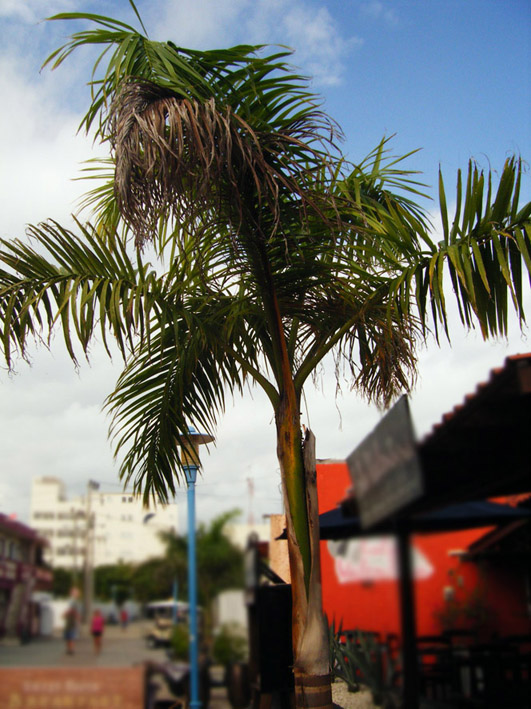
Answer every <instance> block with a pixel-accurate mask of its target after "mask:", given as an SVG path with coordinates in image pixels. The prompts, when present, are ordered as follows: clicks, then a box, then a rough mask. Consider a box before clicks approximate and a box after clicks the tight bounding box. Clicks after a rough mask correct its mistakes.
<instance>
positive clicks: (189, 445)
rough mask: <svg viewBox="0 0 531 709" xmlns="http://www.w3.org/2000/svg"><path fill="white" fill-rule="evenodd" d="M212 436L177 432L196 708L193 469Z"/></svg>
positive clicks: (192, 700)
mask: <svg viewBox="0 0 531 709" xmlns="http://www.w3.org/2000/svg"><path fill="white" fill-rule="evenodd" d="M213 440H214V437H213V436H210V435H209V434H208V433H198V432H197V431H196V430H195V428H193V426H190V427H189V428H188V434H187V435H183V436H179V438H178V439H177V442H178V443H179V445H180V447H181V463H182V466H183V470H184V474H185V476H186V484H187V488H188V489H187V504H188V605H189V646H190V647H189V653H190V654H189V657H190V707H191V709H198V708H199V707H200V706H201V702H200V701H199V638H198V631H197V569H196V551H195V483H196V480H197V471H198V469H199V467H200V465H201V463H200V460H199V446H200V445H203V444H205V443H211V442H212V441H213Z"/></svg>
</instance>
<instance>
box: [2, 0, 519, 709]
mask: <svg viewBox="0 0 531 709" xmlns="http://www.w3.org/2000/svg"><path fill="white" fill-rule="evenodd" d="M133 8H134V6H133ZM135 11H136V10H135ZM52 19H76V20H88V21H90V22H92V23H94V24H95V25H96V27H94V28H92V29H89V30H86V31H82V32H78V33H76V34H74V35H72V38H71V40H70V41H69V42H68V43H67V44H66V45H65V46H63V47H61V48H60V49H58V50H57V52H55V53H54V54H53V55H52V56H51V57H50V58H49V59H48V61H47V63H48V64H52V65H53V67H56V66H58V65H59V64H61V63H62V62H63V60H64V59H65V58H66V57H68V56H69V55H70V54H71V53H72V52H73V51H74V50H75V49H76V48H77V47H79V46H82V45H85V44H90V45H93V44H102V45H104V46H105V51H104V53H103V54H105V53H106V52H107V51H108V50H110V51H109V53H108V54H107V55H106V60H107V64H106V65H104V64H103V63H102V58H103V55H102V56H101V57H100V58H99V59H98V61H97V63H96V66H95V69H94V74H93V77H92V82H91V86H92V100H91V104H90V106H89V109H88V111H87V114H86V116H85V118H84V120H83V123H82V126H83V127H84V128H86V130H87V131H90V130H93V131H94V133H95V135H96V137H97V138H99V139H101V140H102V141H104V142H108V143H109V145H110V149H111V154H110V158H109V161H108V162H107V163H105V164H103V165H98V166H95V167H94V166H91V167H90V172H89V175H90V176H95V177H98V178H101V177H102V175H107V179H106V180H104V181H103V182H100V183H98V186H97V187H96V189H94V190H92V191H91V192H89V193H88V195H87V196H86V200H85V204H87V205H89V206H91V207H92V208H93V210H94V219H93V224H92V225H90V224H89V225H83V224H81V223H80V222H78V223H77V229H76V233H74V232H72V231H70V230H67V229H65V228H63V227H62V226H61V225H59V224H57V223H56V222H48V223H46V224H42V225H39V226H34V227H31V228H30V230H29V232H30V235H31V236H32V237H33V239H34V240H35V242H36V245H35V247H34V248H33V247H32V246H30V245H28V244H27V243H25V242H23V241H20V240H14V241H4V242H2V244H3V246H2V250H1V252H0V260H1V261H2V263H3V269H2V270H0V321H1V322H2V342H3V346H4V351H5V356H6V360H7V362H8V363H11V360H12V352H13V351H17V350H18V351H19V352H21V353H22V354H24V353H25V351H26V347H27V344H28V342H29V340H30V339H32V338H35V337H40V336H41V335H42V334H44V333H45V332H51V331H52V329H53V328H54V327H55V326H56V325H59V324H60V325H61V326H62V331H63V334H64V338H65V341H66V344H67V347H68V349H69V352H70V354H71V356H72V358H74V359H75V352H74V346H73V339H74V338H75V339H78V340H79V341H80V342H81V344H82V346H83V348H84V349H85V351H86V350H87V348H88V346H89V343H90V341H91V339H92V337H93V336H94V333H95V331H96V329H99V330H100V331H101V333H102V336H103V340H104V342H107V338H108V336H109V334H111V335H112V337H113V338H114V339H115V340H116V341H117V343H118V346H119V347H120V349H121V350H122V352H123V354H124V357H126V366H125V369H124V371H123V373H122V375H121V377H120V379H119V381H118V383H117V386H116V389H115V391H114V392H113V393H112V394H111V395H110V397H109V399H108V407H109V409H110V411H111V413H112V415H113V422H112V430H113V432H114V435H115V440H116V448H117V452H118V451H119V452H121V454H123V463H122V466H121V475H122V477H123V478H124V479H125V480H134V483H135V486H136V489H137V490H141V491H143V492H144V495H145V497H146V500H147V499H149V497H150V495H151V494H152V493H155V494H157V495H159V496H161V497H162V498H163V499H164V497H167V496H168V495H169V494H171V493H173V492H174V490H175V484H176V480H177V479H178V477H179V471H180V462H179V458H178V452H177V449H176V446H175V440H176V438H177V437H178V436H183V435H186V432H187V431H188V424H189V423H194V424H195V425H196V426H197V427H200V428H204V429H206V430H208V431H212V429H213V427H214V426H215V424H216V421H217V418H218V416H219V415H220V414H221V413H222V412H223V407H224V395H225V391H227V390H232V391H234V390H235V389H237V390H240V391H242V389H243V387H244V384H245V383H246V382H247V381H252V382H254V383H255V384H258V385H259V386H261V387H262V388H263V389H264V391H265V392H266V394H267V395H268V397H269V400H270V402H271V405H272V407H273V410H274V413H275V421H276V429H277V454H278V459H279V464H280V470H281V476H282V483H283V490H284V500H285V508H286V515H287V528H288V546H289V555H290V565H291V576H292V592H293V648H294V672H295V675H296V682H297V703H298V705H299V706H307V705H311V706H318V705H322V706H327V705H328V704H329V703H330V702H331V697H330V687H329V681H328V647H327V643H328V641H327V634H326V629H325V627H324V623H323V616H322V610H321V604H320V573H319V553H318V534H317V516H316V515H317V512H316V509H315V503H314V502H313V487H312V476H313V474H314V470H313V465H312V460H311V455H309V452H310V450H309V449H310V446H309V445H307V441H311V437H305V438H304V439H303V436H302V434H301V419H300V402H301V396H302V392H303V387H304V385H305V384H306V382H307V381H308V379H309V378H310V377H311V375H312V373H314V372H315V370H316V367H318V365H319V364H320V363H321V362H322V361H323V359H324V358H325V357H326V355H327V354H329V353H334V356H335V357H336V364H337V367H338V368H340V367H342V366H343V365H345V366H346V367H347V370H348V372H349V374H350V375H351V379H352V383H353V385H354V386H355V387H357V388H358V390H359V391H360V392H362V393H363V394H365V395H366V396H368V397H369V398H373V399H375V400H377V401H380V402H382V403H384V404H387V403H388V402H389V401H390V400H392V398H393V397H394V396H395V395H396V394H397V393H398V392H399V391H403V390H406V391H407V390H408V389H409V387H410V385H411V383H412V380H413V378H414V373H415V343H416V342H417V341H418V339H419V338H422V337H424V336H425V335H426V334H427V332H428V330H427V327H428V319H429V320H430V322H431V324H432V327H433V328H434V330H435V334H436V335H437V336H438V328H439V327H441V326H442V328H443V330H445V331H447V320H446V304H445V297H444V295H445V292H444V281H445V279H446V278H447V276H449V277H450V278H451V282H452V286H453V289H454V293H455V296H456V298H457V302H458V304H459V311H460V314H461V318H462V320H463V323H464V324H465V325H466V326H467V327H471V326H472V325H473V323H474V322H475V321H477V322H479V324H480V326H481V329H482V332H483V334H484V335H485V337H487V336H489V335H496V334H498V333H504V332H505V329H506V325H507V314H508V295H509V294H510V296H511V298H512V301H513V304H514V307H515V309H516V312H517V315H518V317H519V318H520V319H522V318H523V311H522V297H523V296H522V293H523V281H524V277H523V272H525V270H526V269H527V270H528V271H529V270H530V267H531V259H530V256H529V252H530V244H529V236H530V228H531V227H530V213H531V205H526V206H525V207H524V208H519V206H518V201H519V187H520V175H521V165H520V162H519V161H518V160H515V159H511V160H508V161H507V162H506V164H505V166H504V169H503V172H502V174H501V177H500V180H499V185H498V187H497V190H496V191H495V193H494V191H493V187H492V184H491V177H490V175H487V176H484V175H483V174H482V173H481V172H480V171H479V170H478V169H477V167H476V166H475V165H473V164H471V165H470V166H469V171H468V175H467V179H466V184H465V185H463V184H462V181H461V175H459V176H458V185H457V208H456V213H455V215H454V217H453V219H450V218H449V216H448V210H447V206H446V198H445V192H444V186H443V182H442V179H441V181H440V189H439V194H440V208H441V214H442V222H443V238H442V240H440V241H439V242H438V243H434V242H433V241H432V240H431V239H430V236H429V227H428V224H427V220H426V219H425V217H424V214H423V212H422V210H421V208H420V207H419V206H418V205H417V204H416V203H415V201H414V200H415V199H416V198H417V197H419V196H420V192H418V190H419V189H420V188H421V185H419V184H418V183H417V182H415V181H414V175H413V173H411V172H410V171H407V170H405V169H404V168H403V167H402V166H401V164H400V163H401V160H402V159H403V158H399V159H392V158H389V157H388V154H387V152H386V150H387V145H386V141H385V140H384V141H382V143H381V144H380V145H379V146H378V147H377V149H376V150H375V151H374V152H373V153H371V155H370V156H368V158H367V159H366V160H365V161H363V162H362V163H361V164H360V165H357V166H355V165H350V166H349V165H347V164H346V163H345V161H343V160H342V158H341V155H340V153H339V151H338V149H337V148H336V146H335V142H334V141H335V140H336V137H337V136H338V135H339V130H338V128H337V127H336V126H335V124H334V123H333V122H332V121H331V120H330V119H329V118H328V117H327V116H326V115H324V114H323V113H321V112H319V110H318V109H317V104H316V99H315V97H314V96H312V95H311V94H310V93H308V91H307V88H306V84H305V82H304V80H303V79H302V78H301V77H300V76H297V75H293V74H292V73H290V70H289V68H288V66H287V65H286V63H285V59H286V53H285V52H280V53H277V54H267V52H265V51H264V50H263V48H259V47H248V46H240V47H234V48H232V49H227V50H218V51H206V52H199V51H193V50H186V49H182V48H178V47H176V46H175V45H173V44H172V43H171V42H168V43H160V42H153V41H151V40H149V39H148V38H147V36H145V34H142V33H141V32H139V31H137V30H135V29H134V28H133V27H130V26H128V25H125V24H124V23H122V22H118V21H116V20H113V19H111V18H106V17H101V16H94V15H84V14H80V13H75V14H63V15H58V16H56V17H55V18H52ZM260 50H262V51H260ZM98 72H99V73H98ZM131 235H134V238H135V245H133V244H131V239H130V236H131ZM148 241H149V242H150V243H151V244H152V246H153V248H154V250H155V253H156V254H157V255H158V256H159V257H160V258H161V260H163V262H164V263H165V264H167V265H166V267H165V270H164V271H163V273H162V274H161V273H159V272H157V271H156V270H154V269H152V268H151V267H150V266H149V264H147V263H145V262H144V260H143V258H142V252H141V248H142V246H143V245H144V244H145V243H146V242H148ZM131 250H132V251H133V252H134V259H133V258H132V257H131V256H130V255H129V252H130V251H131ZM430 311H431V317H429V313H430ZM305 454H306V455H305ZM316 688H317V689H316ZM312 693H314V695H317V696H312V697H310V695H311V694H312Z"/></svg>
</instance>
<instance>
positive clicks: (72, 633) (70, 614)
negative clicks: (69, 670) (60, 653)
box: [63, 600, 79, 655]
mask: <svg viewBox="0 0 531 709" xmlns="http://www.w3.org/2000/svg"><path fill="white" fill-rule="evenodd" d="M63 618H64V619H65V628H64V639H65V642H66V654H67V655H73V654H74V641H75V639H76V634H77V624H78V620H79V613H78V610H77V606H76V603H75V601H73V600H72V601H71V603H70V605H69V606H68V608H67V609H66V611H65V612H64V613H63Z"/></svg>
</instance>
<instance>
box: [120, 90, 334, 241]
mask: <svg viewBox="0 0 531 709" xmlns="http://www.w3.org/2000/svg"><path fill="white" fill-rule="evenodd" d="M323 125H324V124H323V121H322V120H321V118H320V113H319V112H318V111H316V112H315V113H314V114H312V117H309V116H308V114H306V115H305V116H304V119H303V120H302V119H300V118H297V117H294V118H293V120H292V121H290V122H287V123H286V125H285V127H283V129H282V130H281V131H276V132H271V131H269V132H263V133H262V132H260V131H257V130H253V128H252V127H251V126H250V125H249V124H248V123H247V122H246V121H245V120H244V119H243V118H242V117H241V116H240V115H238V114H237V113H236V112H234V111H233V110H232V109H231V107H230V106H224V107H219V106H218V105H217V104H216V102H215V101H214V99H210V100H207V101H205V102H200V101H198V100H195V99H191V98H183V97H182V96H178V95H176V94H174V93H173V92H171V91H170V90H168V89H166V88H164V87H160V86H158V85H156V84H153V83H151V82H148V81H139V80H134V81H133V80H130V81H127V82H126V83H125V84H124V85H123V88H122V89H121V91H120V93H119V94H118V97H117V99H116V100H115V102H114V103H113V105H112V106H111V126H112V142H113V148H114V153H115V162H116V176H115V190H116V197H117V201H118V205H119V208H120V211H121V213H122V216H123V217H124V218H125V219H126V220H127V221H128V222H129V224H130V225H131V227H132V228H133V230H134V231H135V234H136V239H137V243H139V244H143V243H144V242H145V241H147V240H148V239H149V238H150V235H151V233H152V231H153V230H154V228H155V225H156V224H157V221H158V220H159V219H160V217H161V216H162V215H165V216H166V217H168V216H173V217H174V218H176V219H187V220H190V219H192V220H193V219H195V218H196V217H199V216H200V215H201V214H202V213H204V212H205V211H206V210H208V211H211V210H214V212H215V213H216V214H218V215H219V218H220V221H223V223H224V224H225V225H227V224H229V225H230V226H231V227H232V229H233V230H235V231H236V232H238V231H239V230H240V229H241V226H242V223H244V222H247V223H249V221H250V222H251V223H252V225H253V229H254V230H255V231H257V232H258V233H260V232H261V231H263V230H262V228H261V227H262V226H263V224H264V223H265V222H267V225H268V227H267V231H268V233H271V230H272V229H273V230H276V229H278V227H279V220H280V205H281V201H282V202H283V203H285V201H286V199H290V200H295V202H296V203H298V204H299V206H300V209H301V210H302V211H303V213H304V212H305V211H306V210H307V209H308V208H313V209H314V210H320V207H319V206H318V203H319V201H320V202H321V203H322V199H323V192H322V190H319V194H320V197H319V199H317V198H316V196H315V195H316V190H315V180H313V181H312V180H309V179H308V173H311V174H312V175H313V174H315V173H317V172H318V171H319V173H320V174H323V171H322V165H323V163H326V161H327V159H328V155H327V153H326V151H325V149H324V145H323V144H324V143H326V142H330V143H331V140H330V141H329V139H328V138H323ZM328 127H329V128H330V130H331V134H330V135H331V137H332V136H333V125H332V124H331V123H330V124H329V126H328ZM308 184H312V185H313V189H312V190H311V191H310V190H308V189H307V188H306V187H305V185H308ZM330 199H331V198H330ZM255 207H260V208H259V209H257V208H255ZM264 207H266V209H265V210H264ZM264 212H265V213H266V214H267V217H266V218H265V220H264V217H263V216H262V217H261V216H257V215H260V214H261V213H262V214H263V213H264Z"/></svg>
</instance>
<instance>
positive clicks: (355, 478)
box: [347, 396, 424, 529]
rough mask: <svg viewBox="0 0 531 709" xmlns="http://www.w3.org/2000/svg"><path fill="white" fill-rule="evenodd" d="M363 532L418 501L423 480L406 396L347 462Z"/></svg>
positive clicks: (422, 489) (421, 491)
mask: <svg viewBox="0 0 531 709" xmlns="http://www.w3.org/2000/svg"><path fill="white" fill-rule="evenodd" d="M347 465H348V469H349V472H350V477H351V479H352V482H353V485H354V495H355V498H356V501H357V503H358V507H359V512H360V524H361V526H362V527H363V528H364V529H367V528H369V527H372V526H373V525H375V524H377V523H378V522H381V521H382V520H384V519H386V518H387V517H389V516H390V515H392V514H394V513H395V512H398V511H399V510H401V509H402V508H403V507H405V506H406V505H407V504H409V503H410V502H413V501H414V500H416V499H418V498H419V497H420V496H421V495H422V493H423V491H424V485H423V478H422V470H421V467H420V462H419V459H418V456H417V446H416V443H415V434H414V431H413V425H412V422H411V416H410V413H409V404H408V400H407V397H406V396H402V397H401V398H400V399H399V400H398V401H397V403H396V404H395V405H394V406H393V408H392V409H391V410H390V411H389V412H388V413H387V414H386V415H385V416H384V417H383V419H382V420H381V421H380V423H379V424H378V425H377V426H376V428H375V429H374V430H373V431H372V433H370V434H369V435H368V436H367V437H366V438H365V439H364V440H363V441H362V442H361V443H360V445H359V446H358V447H357V448H356V449H355V450H354V451H353V452H352V453H351V454H350V455H349V457H348V458H347Z"/></svg>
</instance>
